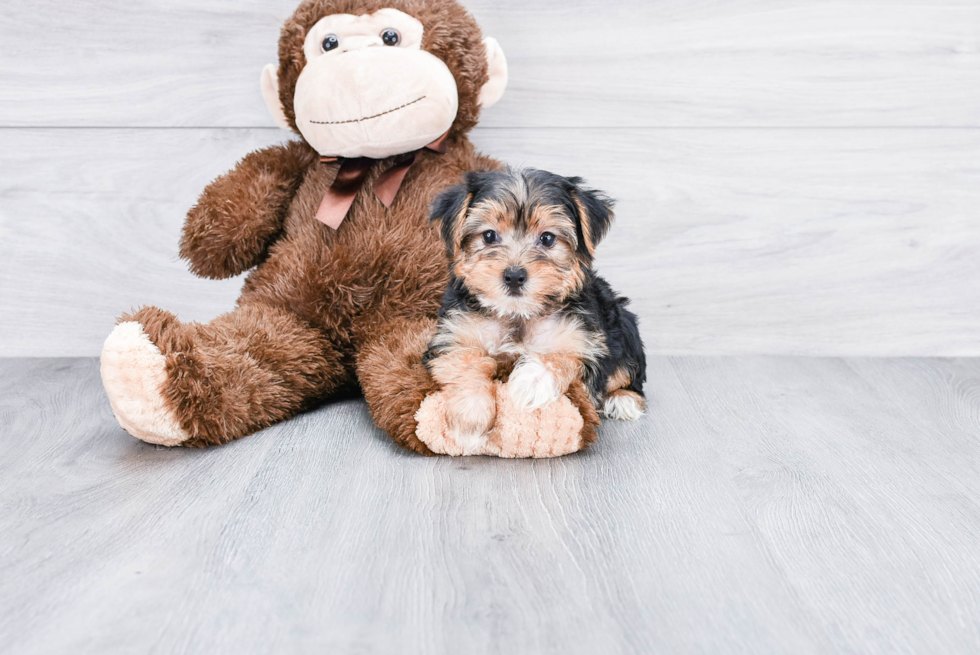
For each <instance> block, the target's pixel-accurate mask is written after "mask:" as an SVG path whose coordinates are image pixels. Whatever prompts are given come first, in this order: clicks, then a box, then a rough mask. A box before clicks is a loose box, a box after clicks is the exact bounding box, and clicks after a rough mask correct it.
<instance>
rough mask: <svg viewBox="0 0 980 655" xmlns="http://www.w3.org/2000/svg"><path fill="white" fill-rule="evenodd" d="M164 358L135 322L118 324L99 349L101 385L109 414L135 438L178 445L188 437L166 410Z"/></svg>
mask: <svg viewBox="0 0 980 655" xmlns="http://www.w3.org/2000/svg"><path fill="white" fill-rule="evenodd" d="M166 379H167V371H166V357H164V355H163V354H162V353H161V352H160V349H159V348H157V346H156V344H155V343H153V341H152V340H151V339H150V337H149V335H147V333H146V331H145V330H143V326H142V325H140V324H139V323H137V322H136V321H127V322H125V323H120V324H119V325H117V326H116V327H115V329H114V330H113V331H112V333H111V334H110V335H109V338H108V339H106V340H105V345H104V346H103V347H102V384H103V386H104V387H105V390H106V394H108V396H109V404H111V405H112V413H113V414H115V416H116V420H117V421H119V425H120V426H122V428H123V429H124V430H126V431H127V432H129V433H130V434H131V435H133V436H134V437H136V438H137V439H142V440H143V441H146V442H147V443H152V444H159V445H161V446H179V445H180V444H182V443H184V442H185V441H187V440H188V439H189V438H190V436H189V435H188V434H187V433H186V432H185V431H184V430H182V429H181V427H180V424H179V423H178V422H177V419H176V417H175V416H174V413H173V411H171V410H170V409H169V408H168V407H167V403H166V400H165V399H164V396H163V385H164V383H165V382H166Z"/></svg>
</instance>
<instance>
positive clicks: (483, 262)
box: [453, 180, 585, 318]
mask: <svg viewBox="0 0 980 655" xmlns="http://www.w3.org/2000/svg"><path fill="white" fill-rule="evenodd" d="M515 182H518V185H515V187H514V188H512V189H506V190H505V191H504V193H503V194H502V195H498V197H496V198H493V199H487V200H483V201H481V202H478V203H475V204H474V205H473V206H471V207H470V209H469V212H468V213H467V215H466V217H465V218H464V219H463V221H462V222H461V223H460V228H459V232H458V233H457V237H456V238H457V242H456V243H455V244H454V250H455V257H454V261H453V273H454V274H455V275H456V277H459V278H460V279H462V280H463V281H464V283H465V284H466V287H467V288H468V289H469V290H470V291H471V292H472V293H473V294H474V295H475V296H476V297H477V299H478V300H479V301H480V304H482V305H483V306H484V307H486V308H488V309H491V310H492V311H494V312H495V313H497V314H498V315H500V316H512V317H517V316H520V317H523V318H530V317H532V316H538V315H541V314H544V313H545V312H546V311H548V310H549V309H553V308H555V307H557V305H558V304H560V303H561V302H563V301H564V300H565V299H566V298H568V296H569V295H571V294H572V293H573V292H574V291H576V290H578V289H580V288H581V287H582V283H583V281H584V265H585V262H584V261H583V258H582V257H580V256H579V254H578V253H577V252H576V247H577V238H576V229H575V221H574V219H573V218H572V217H571V216H569V215H568V214H567V213H566V211H565V209H564V208H562V207H561V206H558V205H554V204H546V203H542V202H540V201H539V200H537V199H533V198H528V196H527V193H528V190H527V189H526V187H524V186H523V185H522V184H519V183H520V182H521V180H515ZM511 191H513V192H514V193H511Z"/></svg>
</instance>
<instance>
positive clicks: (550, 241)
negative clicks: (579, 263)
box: [538, 232, 558, 248]
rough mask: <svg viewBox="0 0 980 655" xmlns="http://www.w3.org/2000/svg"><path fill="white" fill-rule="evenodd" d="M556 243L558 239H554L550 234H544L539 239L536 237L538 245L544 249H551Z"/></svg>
mask: <svg viewBox="0 0 980 655" xmlns="http://www.w3.org/2000/svg"><path fill="white" fill-rule="evenodd" d="M556 241H558V237H556V236H555V235H554V234H552V233H551V232H545V233H544V234H542V235H541V236H540V237H538V243H540V244H541V245H542V246H544V247H545V248H550V247H552V246H553V245H555V242H556Z"/></svg>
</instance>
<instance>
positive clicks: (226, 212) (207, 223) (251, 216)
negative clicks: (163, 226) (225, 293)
mask: <svg viewBox="0 0 980 655" xmlns="http://www.w3.org/2000/svg"><path fill="white" fill-rule="evenodd" d="M316 157H317V155H316V152H314V151H313V150H312V149H311V148H310V147H309V146H308V145H306V144H305V143H302V142H297V141H293V142H290V143H287V144H284V145H281V146H273V147H271V148H266V149H264V150H259V151H257V152H253V153H252V154H250V155H248V156H247V157H245V159H243V160H242V161H241V162H239V164H238V166H236V167H235V168H234V169H233V170H232V171H230V172H229V173H226V174H225V175H222V176H221V177H219V178H218V179H216V180H215V181H214V182H212V183H211V184H209V185H208V187H207V188H206V189H205V190H204V193H202V194H201V197H200V198H199V199H198V201H197V204H196V205H194V207H192V208H191V210H190V212H188V214H187V221H186V222H185V223H184V231H183V235H182V236H181V239H180V256H181V257H182V258H183V259H186V260H187V261H188V262H189V263H190V268H191V271H193V272H194V274H195V275H199V276H201V277H208V278H212V279H221V278H227V277H232V276H235V275H238V274H239V273H242V272H243V271H246V270H248V269H250V268H252V267H253V266H255V265H256V264H258V263H259V262H260V261H261V260H262V257H263V256H264V255H265V252H266V249H267V248H268V247H269V246H270V245H271V243H272V242H273V241H274V240H275V237H276V236H277V235H278V233H279V231H280V229H281V228H282V222H283V219H284V218H285V215H286V211H287V210H288V209H289V203H290V201H292V199H293V196H294V195H295V194H296V190H297V189H298V188H299V185H300V183H301V182H302V181H303V174H304V173H305V171H306V170H307V168H309V167H310V166H311V165H312V164H313V163H314V162H315V161H316Z"/></svg>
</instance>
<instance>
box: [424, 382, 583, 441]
mask: <svg viewBox="0 0 980 655" xmlns="http://www.w3.org/2000/svg"><path fill="white" fill-rule="evenodd" d="M496 384H497V418H496V420H495V422H494V426H493V429H492V430H491V431H490V434H489V435H488V436H487V440H486V441H487V442H486V446H485V447H484V449H483V452H480V453H472V454H479V455H495V456H497V457H508V458H519V457H520V458H523V457H535V458H545V457H560V456H562V455H568V454H569V453H574V452H577V451H579V450H581V449H582V447H583V446H584V443H583V441H582V427H583V425H584V421H583V420H582V415H581V413H579V411H578V409H577V408H576V407H575V406H574V405H573V404H572V402H571V401H570V400H569V399H568V398H566V397H564V396H562V397H561V398H559V399H558V400H556V401H555V402H553V403H551V404H549V405H545V406H544V407H542V408H541V409H536V410H534V411H533V412H522V411H520V410H518V409H516V408H515V407H514V406H513V404H512V403H511V401H510V394H509V393H507V390H506V389H504V388H503V386H504V385H502V384H501V383H500V382H497V383H496ZM445 401H446V399H445V396H444V395H443V394H442V393H441V392H437V393H434V394H432V395H430V396H429V397H428V398H426V399H425V400H424V401H423V402H422V406H421V407H420V408H419V411H418V412H417V413H416V414H415V420H416V421H417V422H418V428H417V429H416V431H415V434H416V435H417V436H418V438H419V439H420V440H421V441H423V442H424V443H425V444H426V445H427V446H428V447H429V449H430V450H432V452H434V453H437V454H440V455H453V456H457V457H458V456H460V455H462V454H463V449H462V448H461V447H460V446H459V445H458V444H457V443H456V442H455V441H454V440H453V438H452V436H451V435H449V434H448V431H447V430H446V421H445V417H446V410H445Z"/></svg>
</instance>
